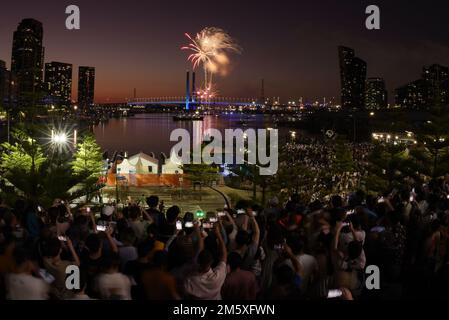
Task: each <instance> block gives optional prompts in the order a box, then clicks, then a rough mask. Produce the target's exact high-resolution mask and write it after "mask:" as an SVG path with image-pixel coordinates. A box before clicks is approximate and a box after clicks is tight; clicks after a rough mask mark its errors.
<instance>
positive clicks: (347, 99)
mask: <svg viewBox="0 0 449 320" xmlns="http://www.w3.org/2000/svg"><path fill="white" fill-rule="evenodd" d="M338 53H339V60H340V78H341V105H342V107H343V108H345V109H363V108H364V106H365V103H364V100H365V99H364V98H365V81H366V62H365V61H363V60H362V59H360V58H358V57H356V56H355V53H354V50H353V49H351V48H347V47H343V46H340V47H338Z"/></svg>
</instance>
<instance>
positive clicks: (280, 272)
mask: <svg viewBox="0 0 449 320" xmlns="http://www.w3.org/2000/svg"><path fill="white" fill-rule="evenodd" d="M274 273H275V275H276V279H277V282H278V284H280V285H284V284H289V283H293V281H294V280H295V272H294V271H293V270H292V268H290V267H289V266H288V265H286V264H283V265H281V266H279V267H278V268H276V270H275V272H274Z"/></svg>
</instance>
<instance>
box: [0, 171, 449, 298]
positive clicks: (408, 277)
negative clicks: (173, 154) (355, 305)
mask: <svg viewBox="0 0 449 320" xmlns="http://www.w3.org/2000/svg"><path fill="white" fill-rule="evenodd" d="M300 199H301V197H300V195H298V194H294V195H292V196H291V197H290V199H289V200H288V201H287V202H286V203H279V200H278V199H277V198H272V199H270V200H269V202H268V204H267V206H266V207H265V208H262V207H260V206H258V205H256V204H252V203H250V202H248V201H239V202H237V203H236V204H235V205H234V206H233V208H228V207H225V208H220V209H218V210H217V211H215V212H207V213H205V214H204V216H203V215H198V213H190V212H181V210H180V208H179V207H178V206H171V207H169V208H168V209H167V210H166V209H165V207H164V206H163V205H161V202H160V201H159V199H158V197H157V196H151V197H148V198H147V199H146V205H145V206H143V205H141V204H140V205H138V204H137V203H128V204H127V205H125V206H124V207H119V206H115V205H112V204H110V205H104V206H102V207H99V208H94V207H92V208H91V207H89V206H82V207H79V208H72V207H71V206H70V205H69V204H68V203H66V202H64V201H61V200H59V199H56V200H55V201H54V204H53V205H52V206H51V207H49V208H42V207H41V206H39V205H38V204H36V203H33V202H31V201H25V200H18V201H16V203H15V204H14V205H12V206H8V205H7V204H6V203H7V201H5V200H7V199H2V200H0V203H1V204H0V296H1V298H2V299H10V300H27V299H32V300H47V299H50V300H88V299H102V300H103V299H106V300H111V299H112V300H131V299H132V300H146V299H149V300H178V299H186V300H190V299H194V300H196V299H201V300H220V299H223V300H256V299H257V300H281V299H288V300H291V299H301V300H315V299H343V300H358V299H389V298H391V299H401V298H416V297H427V298H429V297H439V298H441V297H446V298H447V297H449V295H448V293H447V290H446V289H447V288H448V287H449V250H448V249H447V248H448V247H447V244H448V240H449V238H448V231H449V177H446V178H441V179H436V180H432V181H431V182H430V183H429V184H426V185H415V186H408V187H404V189H403V190H391V192H389V193H386V194H382V195H378V196H372V195H366V194H364V193H363V192H361V191H357V192H354V193H351V194H350V195H349V196H348V197H345V198H343V197H341V196H338V195H335V196H332V197H331V199H330V201H328V202H321V201H318V200H316V201H313V202H312V203H301V200H300ZM369 265H375V266H377V267H378V268H379V270H380V290H368V288H367V287H366V285H365V282H366V277H367V275H366V273H365V269H366V267H367V266H369ZM77 268H78V270H79V279H78V280H79V286H75V287H74V289H73V288H72V287H70V286H68V285H67V281H68V280H67V279H68V274H69V273H68V271H67V270H73V269H77Z"/></svg>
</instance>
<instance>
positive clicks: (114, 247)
mask: <svg viewBox="0 0 449 320" xmlns="http://www.w3.org/2000/svg"><path fill="white" fill-rule="evenodd" d="M112 231H113V229H112V228H111V227H108V228H107V229H106V232H105V233H106V237H107V238H108V242H109V245H110V246H111V250H112V252H114V253H118V247H117V244H116V243H115V241H114V239H113V238H112Z"/></svg>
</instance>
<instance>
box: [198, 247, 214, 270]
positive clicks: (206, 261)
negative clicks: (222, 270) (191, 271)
mask: <svg viewBox="0 0 449 320" xmlns="http://www.w3.org/2000/svg"><path fill="white" fill-rule="evenodd" d="M213 261H214V258H213V256H212V254H211V253H210V251H209V250H203V251H201V252H200V254H199V255H198V264H199V265H200V268H201V270H204V271H207V269H208V268H210V266H211V265H212V263H213Z"/></svg>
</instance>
